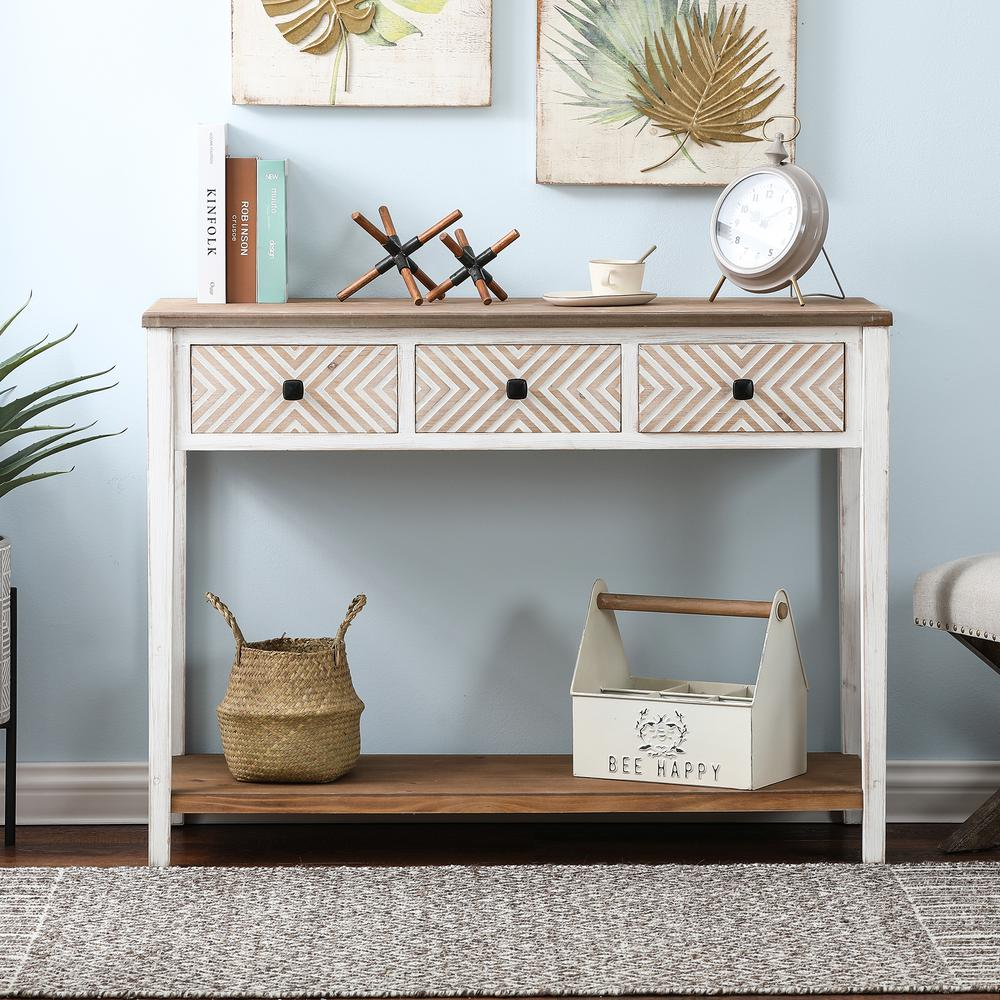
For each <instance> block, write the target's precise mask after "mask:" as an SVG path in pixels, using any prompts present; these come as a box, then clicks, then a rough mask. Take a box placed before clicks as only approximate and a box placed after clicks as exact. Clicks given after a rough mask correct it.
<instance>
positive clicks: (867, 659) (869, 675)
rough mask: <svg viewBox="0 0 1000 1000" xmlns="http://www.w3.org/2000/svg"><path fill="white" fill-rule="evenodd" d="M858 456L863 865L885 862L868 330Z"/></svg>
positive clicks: (885, 555) (881, 517)
mask: <svg viewBox="0 0 1000 1000" xmlns="http://www.w3.org/2000/svg"><path fill="white" fill-rule="evenodd" d="M863 352H864V357H863V362H862V363H863V370H864V377H863V381H864V406H863V411H864V418H863V419H864V427H863V439H862V440H863V447H862V452H861V572H860V579H861V774H862V784H863V786H864V806H865V810H864V817H863V818H862V851H861V853H862V860H863V861H865V862H882V861H885V758H886V663H887V633H888V618H889V573H888V562H889V543H888V534H889V530H888V529H889V330H888V329H887V328H884V327H869V328H866V329H865V331H864V341H863Z"/></svg>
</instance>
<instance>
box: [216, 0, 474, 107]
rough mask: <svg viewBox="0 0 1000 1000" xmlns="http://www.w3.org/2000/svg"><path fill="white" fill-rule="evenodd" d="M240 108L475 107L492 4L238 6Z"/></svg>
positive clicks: (329, 0) (464, 0)
mask: <svg viewBox="0 0 1000 1000" xmlns="http://www.w3.org/2000/svg"><path fill="white" fill-rule="evenodd" d="M232 5H233V102H234V103H235V104H284V105H333V106H344V107H470V106H473V107H474V106H482V105H488V104H490V102H491V93H492V61H493V53H492V48H493V30H492V22H493V9H492V5H493V0H232Z"/></svg>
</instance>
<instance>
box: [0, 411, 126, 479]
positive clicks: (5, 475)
mask: <svg viewBox="0 0 1000 1000" xmlns="http://www.w3.org/2000/svg"><path fill="white" fill-rule="evenodd" d="M90 426H91V427H93V426H94V425H93V424H91V425H90ZM82 429H83V428H81V430H82ZM124 433H125V431H124V430H120V431H112V432H111V433H109V434H91V435H89V436H88V437H82V438H73V439H72V440H71V441H63V442H62V443H61V444H54V445H52V446H51V447H48V448H37V449H36V448H34V446H32V447H30V448H23V449H21V451H20V452H17V453H16V454H14V455H11V456H10V458H8V459H5V460H4V461H3V462H2V463H0V483H2V482H5V481H7V480H8V479H9V478H10V477H11V476H19V475H20V474H21V473H22V472H25V471H27V470H28V469H30V468H31V467H32V466H33V465H36V464H37V463H38V462H41V461H42V460H43V459H46V458H51V457H52V456H53V455H58V454H59V453H60V452H62V451H68V450H69V449H70V448H78V447H79V446H80V445H82V444H89V443H90V442H91V441H100V440H102V439H103V438H112V437H118V435H119V434H124ZM65 436H66V435H65V434H60V435H58V436H56V435H53V437H52V438H51V439H50V440H53V441H54V440H57V439H58V438H64V437H65ZM40 443H44V442H40ZM29 452H30V454H29ZM19 456H21V457H19Z"/></svg>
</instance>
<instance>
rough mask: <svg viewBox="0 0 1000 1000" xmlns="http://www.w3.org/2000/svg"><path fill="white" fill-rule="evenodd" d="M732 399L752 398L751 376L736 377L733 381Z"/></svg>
mask: <svg viewBox="0 0 1000 1000" xmlns="http://www.w3.org/2000/svg"><path fill="white" fill-rule="evenodd" d="M733 399H753V379H752V378H738V379H737V380H736V381H735V382H734V383H733Z"/></svg>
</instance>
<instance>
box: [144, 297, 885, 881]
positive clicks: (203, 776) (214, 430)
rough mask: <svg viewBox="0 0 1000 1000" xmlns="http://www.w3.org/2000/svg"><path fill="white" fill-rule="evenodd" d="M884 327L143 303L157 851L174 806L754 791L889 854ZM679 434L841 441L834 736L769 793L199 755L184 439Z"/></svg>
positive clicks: (162, 857)
mask: <svg viewBox="0 0 1000 1000" xmlns="http://www.w3.org/2000/svg"><path fill="white" fill-rule="evenodd" d="M891 323H892V317H891V314H890V313H889V312H887V311H886V310H884V309H881V308H879V307H878V306H875V305H873V304H872V303H870V302H867V301H865V300H862V299H848V300H846V301H844V302H834V301H810V302H809V303H808V304H807V305H806V306H805V307H800V306H798V305H796V304H794V303H792V302H790V301H788V300H784V299H781V298H767V299H765V298H755V299H731V300H725V301H719V302H717V303H716V304H714V305H709V304H708V303H707V302H705V301H703V300H694V299H663V300H659V301H657V302H655V303H653V304H652V305H649V306H644V307H641V308H625V309H575V310H567V309H557V308H554V307H551V306H548V305H546V304H544V303H542V302H539V301H533V300H521V301H516V300H511V301H510V302H508V303H506V304H504V305H494V306H491V307H489V308H484V307H483V306H481V305H480V304H479V303H478V302H473V301H469V300H464V301H446V302H443V303H439V304H437V305H434V306H424V307H422V308H415V307H413V306H412V305H410V304H409V302H401V301H384V300H376V299H369V300H362V301H357V302H350V303H347V304H340V303H337V302H321V301H304V302H293V303H289V304H288V305H282V306H258V305H248V306H243V305H230V306H199V305H195V304H193V303H192V302H190V301H184V300H164V301H160V302H157V303H156V304H155V305H154V306H152V308H150V309H149V311H148V312H147V313H146V314H145V316H144V317H143V325H144V326H145V327H146V329H147V336H148V351H149V484H148V485H149V524H148V527H149V860H150V864H153V865H166V864H168V863H169V861H170V829H171V826H170V824H171V813H174V814H185V813H216V814H218V813H281V812H284V813H339V814H360V813H366V814H372V815H387V814H396V815H417V814H424V815H426V814H441V815H443V814H456V813H478V814H497V813H533V814H538V815H554V814H567V813H575V814H581V813H590V814H597V813H605V814H606V813H623V814H628V813H650V812H716V811H718V812H730V811H740V810H743V811H774V810H796V811H802V810H811V811H828V810H838V811H839V810H843V811H844V812H845V813H846V814H847V816H848V817H849V819H851V820H855V821H856V820H857V818H858V812H859V810H861V822H862V828H863V849H862V856H863V860H864V861H869V862H878V861H882V860H883V859H884V852H885V735H886V730H885V710H886V619H887V604H888V595H887V532H886V520H887V491H888V432H889V328H890V326H891ZM674 448H710V449H729V448H834V449H836V450H837V451H838V455H839V505H840V662H841V678H842V687H841V692H842V698H841V718H842V746H841V751H842V752H841V753H828V754H811V755H810V757H809V768H808V771H807V773H806V774H804V775H800V776H799V777H798V778H793V779H791V780H790V781H785V782H781V783H779V784H777V785H772V786H770V787H768V788H764V789H759V790H757V791H733V790H727V789H709V788H698V787H687V786H670V785H657V784H648V783H639V782H620V781H602V780H599V779H598V780H594V779H587V778H574V777H572V774H571V770H570V763H569V758H568V757H558V756H557V757H550V756H497V757H481V756H480V757H462V756H449V757H437V758H434V760H433V762H431V761H429V760H428V759H426V758H420V757H407V756H391V757H390V756H369V757H364V758H362V761H361V763H360V764H359V766H358V768H357V770H356V771H354V772H352V773H351V774H350V775H348V776H347V777H345V778H343V779H341V780H340V781H338V782H334V783H332V784H330V785H248V784H242V783H238V782H236V781H234V780H233V779H232V778H231V777H230V776H229V774H228V771H227V770H226V768H225V763H224V762H223V760H222V758H221V757H216V756H209V755H185V753H184V660H185V649H184V646H185V621H184V604H185V522H186V517H187V510H186V472H187V453H188V452H190V451H225V450H248V449H250V450H309V449H312V450H324V451H353V450H379V451H391V450H425V451H435V450H439V451H440V450H491V449H550V450H555V449H571V450H585V449H646V450H651V451H652V450H669V449H674ZM599 569H600V567H597V568H596V569H595V575H596V573H597V570H599ZM589 582H590V581H589V580H588V581H581V586H585V585H587V584H589ZM571 666H572V665H571V664H567V665H566V670H567V684H568V678H569V672H570V669H571ZM567 697H568V695H567ZM430 763H433V766H428V764H430Z"/></svg>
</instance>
